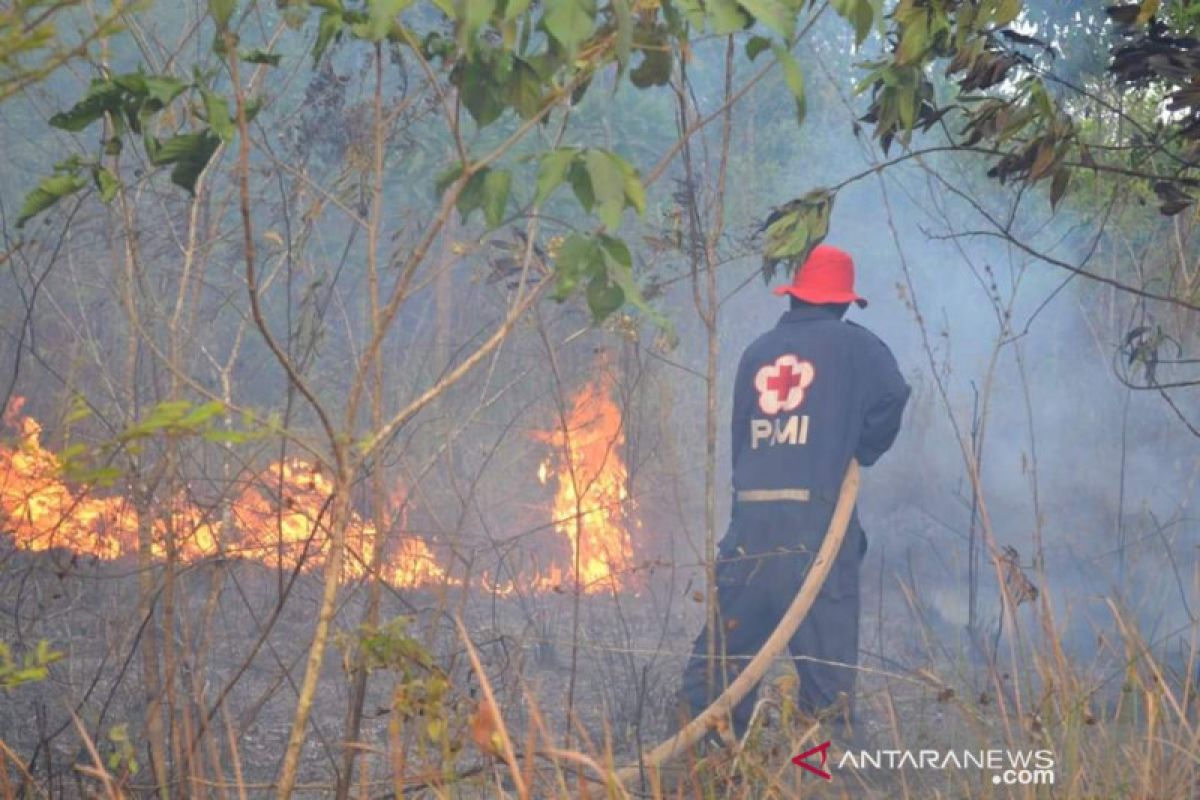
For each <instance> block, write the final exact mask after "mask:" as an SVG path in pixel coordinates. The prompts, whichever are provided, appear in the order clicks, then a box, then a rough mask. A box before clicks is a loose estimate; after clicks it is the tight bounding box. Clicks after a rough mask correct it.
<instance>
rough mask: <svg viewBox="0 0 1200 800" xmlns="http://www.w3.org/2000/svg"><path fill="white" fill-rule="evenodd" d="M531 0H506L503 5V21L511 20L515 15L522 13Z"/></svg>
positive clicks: (527, 7)
mask: <svg viewBox="0 0 1200 800" xmlns="http://www.w3.org/2000/svg"><path fill="white" fill-rule="evenodd" d="M530 2H532V0H508V2H507V3H506V4H505V6H504V20H505V22H512V21H513V20H514V19H516V18H517V17H519V16H521V15H522V14H524V13H525V12H526V11H527V10H528V9H529V4H530Z"/></svg>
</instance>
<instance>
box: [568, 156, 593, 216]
mask: <svg viewBox="0 0 1200 800" xmlns="http://www.w3.org/2000/svg"><path fill="white" fill-rule="evenodd" d="M567 180H569V181H570V182H571V189H572V190H573V191H574V192H575V199H576V200H578V201H579V205H581V206H583V210H584V211H587V212H589V213H590V212H591V210H592V207H593V206H595V205H596V194H595V192H594V191H592V179H591V176H590V175H589V174H588V170H587V167H586V166H585V165H584V161H583V159H577V160H575V161H573V162H571V167H570V169H568V170H567Z"/></svg>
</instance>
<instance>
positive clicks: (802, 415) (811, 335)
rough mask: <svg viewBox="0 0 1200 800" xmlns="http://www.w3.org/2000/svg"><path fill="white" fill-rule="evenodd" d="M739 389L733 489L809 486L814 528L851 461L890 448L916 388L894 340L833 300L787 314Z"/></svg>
mask: <svg viewBox="0 0 1200 800" xmlns="http://www.w3.org/2000/svg"><path fill="white" fill-rule="evenodd" d="M734 387H735V388H734V404H733V439H732V441H733V488H734V489H735V490H736V491H738V492H743V493H744V492H747V491H750V492H762V491H789V490H790V491H793V492H807V493H808V495H809V500H810V509H811V512H812V514H813V516H814V519H813V522H814V524H817V525H820V524H821V519H823V518H827V517H826V514H827V513H829V512H831V511H832V503H833V500H834V498H836V495H837V490H838V487H839V486H840V485H841V480H842V476H843V474H844V473H845V471H846V467H847V466H848V465H849V463H850V458H851V457H852V456H854V457H857V458H858V461H859V463H861V464H862V465H863V466H869V465H870V464H872V463H874V462H875V460H876V459H878V458H879V456H880V455H882V454H883V452H884V451H886V450H887V449H888V448H889V447H890V446H891V444H892V442H893V441H894V440H895V438H896V433H897V432H898V431H899V428H900V417H901V414H902V412H903V410H904V404H905V401H906V400H907V398H908V394H909V387H908V385H907V383H905V381H904V378H903V377H902V376H901V374H900V371H899V369H898V368H897V366H896V360H895V358H893V357H892V354H891V352H890V351H889V350H888V348H887V346H886V345H884V344H883V342H882V341H880V340H879V339H878V338H877V337H876V336H875V335H874V334H873V333H871V332H870V331H868V330H867V329H866V328H863V327H861V326H859V325H855V324H853V323H849V322H844V321H842V320H841V318H840V316H839V310H838V309H837V308H836V307H834V306H803V307H800V308H795V309H793V310H791V311H788V312H787V313H785V314H784V315H783V317H782V318H781V319H780V321H779V324H778V325H776V326H775V327H774V328H773V329H771V330H770V331H768V332H766V333H765V334H763V335H762V336H760V337H759V338H758V339H757V340H755V341H754V342H753V343H752V344H751V345H750V346H749V347H748V348H746V351H745V353H744V354H743V355H742V360H741V363H740V365H739V366H738V374H737V378H736V383H735V384H734ZM805 516H809V515H807V514H806V515H805Z"/></svg>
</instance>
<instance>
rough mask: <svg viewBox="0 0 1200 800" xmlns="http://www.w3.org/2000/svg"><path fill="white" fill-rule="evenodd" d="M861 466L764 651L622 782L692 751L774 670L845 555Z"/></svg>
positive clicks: (854, 464) (852, 470) (846, 481)
mask: <svg viewBox="0 0 1200 800" xmlns="http://www.w3.org/2000/svg"><path fill="white" fill-rule="evenodd" d="M858 483H859V467H858V461H856V460H855V459H850V465H849V466H848V467H847V468H846V476H845V477H844V478H843V479H842V488H841V490H840V491H839V492H838V498H837V505H836V506H834V509H833V517H832V518H830V520H829V528H828V529H827V530H826V531H825V539H824V540H823V541H822V542H821V547H820V549H819V550H818V551H817V557H816V559H815V560H814V561H813V563H812V566H811V567H809V570H808V573H807V574H806V575H805V576H804V582H803V583H802V584H801V585H800V590H799V591H798V592H796V597H795V598H794V599H793V600H792V604H791V605H790V606H788V609H787V611H786V612H785V613H784V615H783V617H782V618H781V619H780V620H779V624H778V625H777V626H775V630H774V632H773V633H772V634H771V635H770V636H769V637H768V638H767V641H766V642H765V643H764V644H763V646H762V648H761V649H760V650H759V651H758V652H757V653H756V654H755V655H754V658H752V659H750V663H749V664H747V665H746V668H745V669H744V670H742V672H741V674H739V675H738V676H737V677H736V678H734V680H733V682H732V683H730V684H729V685H728V686H726V687H725V691H723V692H721V696H720V697H718V698H717V699H716V700H714V701H713V703H712V705H710V706H709V707H708V708H706V709H704V711H702V712H700V713H699V714H697V715H696V716H695V717H694V718H693V719H692V721H691V722H689V723H688V724H687V725H685V726H684V727H683V728H681V729H680V730H679V731H678V732H677V733H676V734H675V735H674V736H672V737H671V738H669V739H667V740H666V741H664V742H663V743H662V744H660V745H658V746H657V747H655V748H654V749H653V750H651V751H650V752H649V753H646V754H644V755H643V756H642V761H641V764H635V765H632V766H628V767H624V768H623V769H620V770H618V771H617V773H616V777H617V780H618V781H620V782H621V783H624V782H626V781H630V780H634V779H636V778H637V777H638V776H639V775H640V774H641V771H642V770H643V769H646V770H654V769H655V768H657V767H658V766H660V765H661V764H663V763H664V762H666V761H669V760H671V759H672V758H674V757H675V756H677V755H679V754H680V753H683V752H686V751H687V750H689V749H690V748H692V747H693V746H694V745H695V744H696V743H697V742H698V741H700V739H701V737H703V736H704V734H705V733H707V732H708V731H709V730H710V729H712V728H714V727H716V723H717V721H718V720H719V719H721V718H723V717H724V716H725V715H727V714H728V713H729V712H730V710H731V709H732V708H733V707H734V706H736V705H737V704H738V703H739V702H741V700H742V698H743V697H745V696H746V695H747V694H748V693H749V692H750V690H751V689H753V688H754V687H755V686H756V685H758V682H759V681H761V680H762V678H763V675H765V674H766V672H767V670H768V669H769V668H770V666H771V662H773V661H774V660H775V657H776V656H778V655H779V654H780V653H782V652H783V650H784V648H785V647H787V644H788V641H789V640H790V639H791V638H792V635H793V634H795V632H796V630H797V629H798V628H799V627H800V623H802V622H804V618H805V617H807V616H808V612H809V609H811V608H812V604H813V601H815V600H816V599H817V595H818V594H820V592H821V587H822V586H824V585H825V579H826V578H828V577H829V571H830V569H832V568H833V562H834V559H836V558H837V554H838V551H839V550H841V547H842V540H843V539H845V538H846V528H847V527H848V526H849V525H850V514H851V513H852V512H853V510H854V501H855V499H856V498H857V496H858Z"/></svg>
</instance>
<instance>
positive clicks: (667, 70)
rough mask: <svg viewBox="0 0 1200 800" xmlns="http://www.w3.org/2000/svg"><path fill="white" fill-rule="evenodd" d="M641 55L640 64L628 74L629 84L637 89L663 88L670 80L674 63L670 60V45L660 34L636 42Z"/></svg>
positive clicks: (656, 33)
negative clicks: (639, 46)
mask: <svg viewBox="0 0 1200 800" xmlns="http://www.w3.org/2000/svg"><path fill="white" fill-rule="evenodd" d="M638 44H639V45H643V47H641V48H639V49H640V50H641V53H642V63H640V64H638V65H637V66H636V67H634V68H633V69H632V70H630V72H629V82H630V83H632V84H633V85H634V86H636V87H638V88H639V89H645V88H648V87H650V86H664V85H666V84H667V83H668V82H670V80H671V69H672V68H673V67H674V65H675V62H674V59H673V58H672V54H671V48H670V44H669V42H668V41H667V38H666V36H664V35H663V34H662V33H661V32H657V31H656V32H655V34H654V35H652V36H649V37H646V39H645V40H644V41H638Z"/></svg>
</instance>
